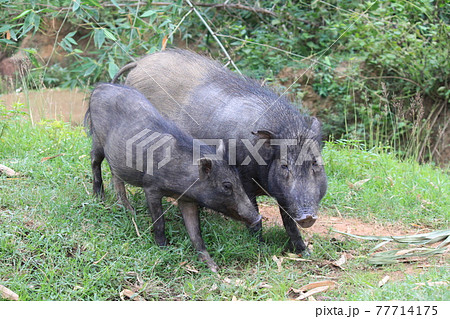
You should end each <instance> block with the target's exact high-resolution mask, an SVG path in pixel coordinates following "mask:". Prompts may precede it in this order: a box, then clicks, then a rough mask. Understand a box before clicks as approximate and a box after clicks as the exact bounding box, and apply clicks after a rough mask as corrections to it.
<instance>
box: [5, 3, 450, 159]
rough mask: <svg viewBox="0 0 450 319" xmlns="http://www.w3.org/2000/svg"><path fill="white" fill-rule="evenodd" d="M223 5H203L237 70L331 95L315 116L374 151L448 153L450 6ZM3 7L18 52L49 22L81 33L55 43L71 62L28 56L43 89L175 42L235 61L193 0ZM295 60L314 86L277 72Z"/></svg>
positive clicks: (84, 81)
mask: <svg viewBox="0 0 450 319" xmlns="http://www.w3.org/2000/svg"><path fill="white" fill-rule="evenodd" d="M215 4H217V3H216V2H215V1H212V0H211V1H202V3H201V4H199V5H198V6H197V7H196V9H197V10H198V12H199V13H200V14H201V15H202V16H203V17H204V19H205V21H206V23H207V24H208V25H209V26H210V27H211V29H212V30H213V31H214V33H215V35H216V36H217V37H218V39H219V41H221V43H223V45H224V47H225V49H226V50H227V51H228V53H229V54H230V56H231V58H232V60H233V61H235V63H236V65H237V67H238V68H239V69H240V70H241V71H242V72H243V73H244V74H246V75H249V76H253V77H256V78H264V81H265V82H266V83H267V84H269V85H271V86H274V87H275V89H278V90H279V91H280V93H282V94H285V93H287V94H289V95H290V96H291V97H294V98H299V97H304V96H305V94H306V93H307V92H308V88H307V87H306V86H311V87H312V89H313V92H314V93H315V94H317V95H318V97H319V98H318V99H317V101H315V102H314V103H315V105H314V106H313V110H312V111H313V112H314V113H317V115H318V117H319V118H320V119H321V120H322V122H324V123H325V125H324V133H325V135H326V136H332V137H334V138H335V139H339V138H348V139H358V140H359V139H360V140H364V141H365V143H366V145H367V147H368V148H371V147H377V146H382V145H388V146H390V147H391V148H392V149H394V150H395V151H396V152H398V153H399V154H400V155H402V156H404V157H405V158H407V157H412V158H414V159H416V160H419V161H431V160H433V159H436V158H438V154H439V152H441V151H442V150H441V149H439V148H436V147H435V146H439V145H442V144H443V143H442V136H443V135H444V134H441V133H442V130H443V128H444V126H445V123H443V121H439V119H442V118H443V117H444V113H445V112H444V110H445V108H446V106H448V105H447V104H446V103H448V99H449V97H450V83H449V78H450V64H449V63H450V62H449V59H448V56H449V47H448V34H449V33H450V26H449V23H448V22H449V7H448V3H447V2H446V1H442V0H439V1H431V0H425V1H421V2H420V4H416V3H414V2H411V1H406V0H391V1H372V2H367V1H362V0H358V1H349V0H345V1H336V0H329V1H312V0H305V1H293V0H288V1H266V0H263V1H258V2H257V3H255V4H253V5H254V8H255V9H256V10H252V8H250V5H251V4H247V8H245V6H244V7H242V6H240V7H238V8H235V7H233V6H229V7H227V6H226V7H225V8H219V7H216V6H213V5H215ZM229 5H233V3H232V2H230V3H229ZM0 9H2V10H0V18H1V21H3V22H2V23H1V24H0V34H1V35H3V36H2V37H0V42H1V43H2V45H4V46H5V47H6V48H10V47H11V46H17V44H18V43H20V41H21V40H22V39H23V38H24V37H25V36H26V35H27V34H31V33H36V32H38V31H39V30H41V31H44V32H45V31H46V30H47V29H48V26H49V22H48V21H49V20H48V19H52V18H56V19H57V20H58V21H62V22H63V23H65V24H66V25H69V26H72V28H73V30H72V29H71V30H70V32H68V33H67V34H66V35H65V36H64V37H61V38H60V39H58V41H56V42H55V48H57V47H59V48H61V49H62V50H63V51H64V52H65V53H66V54H68V56H67V59H68V61H70V62H69V63H68V64H64V65H63V64H58V63H57V64H53V65H51V66H47V65H40V63H42V62H39V59H38V54H37V52H36V51H33V50H28V51H27V52H26V53H27V55H28V56H29V57H30V58H31V60H32V62H33V65H34V69H33V70H32V71H31V72H30V73H29V74H28V79H27V81H26V82H27V83H28V84H27V85H28V86H30V87H32V88H42V87H54V86H61V87H72V88H73V87H75V86H82V87H86V86H89V85H92V84H93V83H96V82H101V81H109V80H110V79H111V78H112V77H113V76H114V74H115V73H116V72H117V70H118V69H119V68H120V67H121V66H122V65H124V64H125V63H127V62H129V61H130V60H133V59H135V58H137V57H139V56H141V55H143V54H145V53H152V52H155V51H157V50H160V49H161V48H162V47H163V43H166V42H167V43H168V44H169V46H170V45H171V44H172V45H181V46H183V44H185V45H186V46H187V47H190V48H191V49H194V50H196V51H207V53H209V54H210V55H212V56H213V57H214V58H216V59H218V60H220V61H222V62H224V63H227V62H229V61H227V60H226V59H224V54H223V52H222V50H221V49H220V47H219V45H218V43H217V41H216V39H215V38H214V37H213V36H212V35H211V34H210V33H209V32H208V30H207V28H206V26H205V25H204V24H203V22H202V21H201V20H200V19H199V17H198V16H197V15H196V14H195V13H193V12H192V11H190V10H191V8H190V7H189V6H188V5H187V3H185V2H183V1H181V0H178V1H174V2H170V4H168V5H152V4H151V3H150V2H134V1H126V2H123V3H119V2H117V1H111V2H107V1H100V0H89V1H88V0H86V1H82V0H77V1H69V0H61V1H56V0H53V1H48V2H47V3H46V4H40V3H37V2H35V1H32V2H31V3H23V2H11V1H0ZM286 67H294V68H295V69H303V70H304V69H310V70H312V71H313V73H314V81H313V82H312V83H307V84H304V83H299V82H300V81H298V80H299V79H298V78H296V77H294V78H293V79H292V80H290V83H288V84H287V87H280V85H279V80H280V79H279V78H278V77H277V75H278V73H279V72H280V71H281V70H283V69H285V68H286ZM416 97H420V101H419V100H418V99H416ZM324 101H326V102H327V103H325V102H324ZM324 105H326V106H327V107H328V108H325V107H324ZM400 106H401V107H402V108H403V109H402V110H401V111H400V110H399V107H400ZM420 108H422V111H420ZM420 112H422V117H420V118H419V116H418V114H419V113H420ZM411 132H413V133H414V134H411Z"/></svg>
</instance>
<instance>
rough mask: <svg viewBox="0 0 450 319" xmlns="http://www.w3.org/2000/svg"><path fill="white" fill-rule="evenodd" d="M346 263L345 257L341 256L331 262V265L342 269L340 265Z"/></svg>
mask: <svg viewBox="0 0 450 319" xmlns="http://www.w3.org/2000/svg"><path fill="white" fill-rule="evenodd" d="M346 262H347V258H346V257H345V254H342V255H341V257H340V258H339V259H338V260H336V261H333V262H332V263H331V264H332V265H333V266H336V267H338V268H341V269H344V267H342V265H343V264H345V263H346Z"/></svg>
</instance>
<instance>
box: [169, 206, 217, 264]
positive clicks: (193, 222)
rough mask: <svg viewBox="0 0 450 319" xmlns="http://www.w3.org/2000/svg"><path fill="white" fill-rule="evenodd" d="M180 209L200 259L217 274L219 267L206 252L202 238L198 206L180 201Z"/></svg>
mask: <svg viewBox="0 0 450 319" xmlns="http://www.w3.org/2000/svg"><path fill="white" fill-rule="evenodd" d="M178 207H180V210H181V214H182V215H183V219H184V224H185V225H186V229H187V231H188V234H189V238H190V239H191V242H192V245H194V247H195V249H196V250H197V252H198V256H199V259H200V260H201V261H203V262H205V263H206V264H207V265H208V267H209V269H211V271H213V272H217V270H218V269H219V267H218V266H217V264H216V263H215V262H214V260H212V258H211V256H210V255H209V253H208V252H207V251H206V246H205V242H204V241H203V238H202V234H201V230H200V218H199V215H198V207H197V204H196V203H192V202H185V201H182V200H179V201H178Z"/></svg>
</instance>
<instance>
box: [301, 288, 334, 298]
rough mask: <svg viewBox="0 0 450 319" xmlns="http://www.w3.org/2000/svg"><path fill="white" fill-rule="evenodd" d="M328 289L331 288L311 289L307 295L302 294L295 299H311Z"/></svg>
mask: <svg viewBox="0 0 450 319" xmlns="http://www.w3.org/2000/svg"><path fill="white" fill-rule="evenodd" d="M328 288H329V287H328V286H323V287H317V288H314V289H311V290H309V291H307V292H305V293H303V292H302V293H300V295H299V296H298V297H297V298H295V300H304V299H306V298H308V297H311V296H312V295H314V294H318V293H319V292H324V291H327V290H328Z"/></svg>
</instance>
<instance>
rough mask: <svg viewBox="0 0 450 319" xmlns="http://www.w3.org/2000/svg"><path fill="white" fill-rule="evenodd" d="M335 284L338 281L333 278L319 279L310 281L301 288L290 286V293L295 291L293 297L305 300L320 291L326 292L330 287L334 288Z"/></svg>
mask: <svg viewBox="0 0 450 319" xmlns="http://www.w3.org/2000/svg"><path fill="white" fill-rule="evenodd" d="M335 286H336V283H335V282H334V281H331V280H324V281H317V282H312V283H309V284H307V285H305V286H303V287H300V288H299V289H295V288H290V289H289V291H288V295H289V294H291V293H294V296H293V299H295V300H304V299H307V298H309V297H310V296H312V295H314V294H317V293H319V292H324V291H327V290H329V289H333V288H334V287H335ZM291 295H292V294H291ZM296 295H298V296H296Z"/></svg>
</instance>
